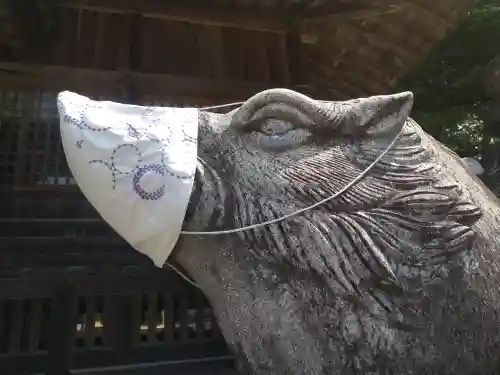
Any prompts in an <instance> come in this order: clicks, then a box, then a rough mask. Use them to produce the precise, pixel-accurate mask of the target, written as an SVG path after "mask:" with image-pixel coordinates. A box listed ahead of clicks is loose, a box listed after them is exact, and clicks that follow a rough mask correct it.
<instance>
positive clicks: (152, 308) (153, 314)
mask: <svg viewBox="0 0 500 375" xmlns="http://www.w3.org/2000/svg"><path fill="white" fill-rule="evenodd" d="M147 298H148V310H147V315H146V322H147V324H148V340H147V341H148V343H149V344H153V343H156V342H158V338H157V336H156V326H157V318H158V293H148V295H147Z"/></svg>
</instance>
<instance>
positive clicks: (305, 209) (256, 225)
mask: <svg viewBox="0 0 500 375" xmlns="http://www.w3.org/2000/svg"><path fill="white" fill-rule="evenodd" d="M401 133H402V130H400V131H399V132H398V133H397V134H396V136H395V137H394V139H393V140H392V141H391V143H389V145H388V146H387V147H386V148H385V149H384V151H382V152H381V153H380V155H379V156H378V157H377V158H376V159H375V160H374V161H373V162H372V163H371V164H370V165H369V166H368V167H367V168H366V169H365V170H364V171H363V172H361V173H360V174H359V175H358V176H356V177H355V178H354V179H353V180H352V181H351V182H349V183H348V184H347V185H345V186H344V187H343V188H342V189H340V190H339V191H337V192H336V193H335V194H333V195H331V196H329V197H327V198H325V199H322V200H320V201H319V202H317V203H315V204H313V205H311V206H308V207H304V208H302V209H300V210H297V211H294V212H292V213H289V214H287V215H283V216H281V217H278V218H276V219H273V220H268V221H265V222H262V223H257V224H252V225H248V226H245V227H241V228H234V229H228V230H220V231H211V232H191V231H181V234H188V235H195V236H214V235H220V234H233V233H238V232H243V231H247V230H252V229H257V228H261V227H264V226H268V225H271V224H276V223H279V222H281V221H284V220H286V219H289V218H291V217H293V216H297V215H300V214H302V213H304V212H306V211H309V210H312V209H313V208H316V207H318V206H320V205H322V204H324V203H326V202H328V201H331V200H332V199H335V198H337V197H338V196H340V195H341V194H343V193H345V192H346V191H347V190H349V189H350V188H351V187H353V186H354V185H355V184H356V183H357V182H358V181H360V180H361V179H362V178H364V177H366V175H367V174H368V172H370V170H371V169H372V168H373V167H374V166H375V165H377V163H378V162H379V161H380V159H382V158H383V157H384V156H385V155H386V154H387V153H388V152H389V150H390V149H391V148H392V146H393V145H394V144H395V143H396V141H397V140H398V139H399V136H400V135H401Z"/></svg>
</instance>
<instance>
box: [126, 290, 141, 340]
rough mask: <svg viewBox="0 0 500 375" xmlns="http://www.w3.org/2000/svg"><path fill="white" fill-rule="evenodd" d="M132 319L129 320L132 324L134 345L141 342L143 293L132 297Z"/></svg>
mask: <svg viewBox="0 0 500 375" xmlns="http://www.w3.org/2000/svg"><path fill="white" fill-rule="evenodd" d="M132 301H133V302H132V319H131V320H130V322H129V325H130V326H131V327H130V329H131V338H132V345H139V344H140V343H141V325H142V310H143V308H142V295H140V294H135V295H134V296H133V297H132Z"/></svg>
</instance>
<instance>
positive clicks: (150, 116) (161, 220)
mask: <svg viewBox="0 0 500 375" xmlns="http://www.w3.org/2000/svg"><path fill="white" fill-rule="evenodd" d="M57 101H58V109H59V117H60V124H61V137H62V143H63V146H64V151H65V153H66V159H67V162H68V165H69V168H70V169H71V172H72V173H73V176H74V178H75V180H76V182H77V184H78V186H79V187H80V189H81V191H82V192H83V194H84V195H85V197H86V198H87V199H88V201H89V202H90V203H91V204H92V205H93V206H94V207H95V209H96V210H97V211H98V212H99V214H100V215H101V216H102V217H103V219H104V220H105V221H106V222H107V223H108V224H109V225H110V226H111V227H112V228H113V229H114V230H115V231H116V232H117V233H118V234H119V235H120V236H122V237H123V238H124V239H125V240H126V241H127V242H128V243H129V244H130V245H132V247H134V248H135V249H136V250H138V251H139V252H141V253H143V254H145V255H147V256H148V257H149V258H151V259H152V261H153V262H154V264H155V265H156V266H158V267H162V266H163V264H164V263H165V261H166V260H167V258H168V256H169V255H170V253H171V252H172V250H173V248H174V246H175V244H176V242H177V240H178V238H179V234H180V231H181V228H182V223H183V220H184V215H185V213H186V209H187V206H188V203H189V198H190V196H191V191H192V188H193V181H194V173H195V168H196V156H197V137H198V110H197V109H196V108H172V107H142V106H134V105H125V104H119V103H113V102H99V101H94V100H91V99H89V98H87V97H84V96H81V95H78V94H75V93H71V92H68V91H65V92H62V93H60V94H59V96H58V99H57Z"/></svg>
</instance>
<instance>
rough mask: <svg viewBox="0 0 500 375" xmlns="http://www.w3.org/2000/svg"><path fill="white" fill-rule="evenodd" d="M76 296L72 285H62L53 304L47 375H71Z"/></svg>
mask: <svg viewBox="0 0 500 375" xmlns="http://www.w3.org/2000/svg"><path fill="white" fill-rule="evenodd" d="M76 307H77V306H76V295H75V292H74V287H73V285H71V284H70V283H63V284H61V285H60V286H59V287H58V288H57V290H56V292H55V295H54V299H53V303H52V318H51V323H50V324H51V330H50V332H51V335H50V338H49V359H48V362H47V372H46V375H69V374H70V369H71V360H72V351H73V344H74V337H75V329H76Z"/></svg>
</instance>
